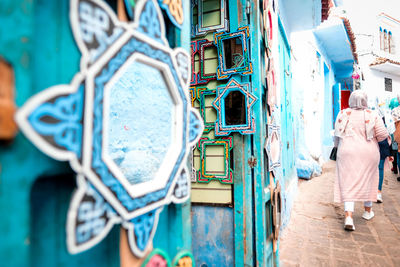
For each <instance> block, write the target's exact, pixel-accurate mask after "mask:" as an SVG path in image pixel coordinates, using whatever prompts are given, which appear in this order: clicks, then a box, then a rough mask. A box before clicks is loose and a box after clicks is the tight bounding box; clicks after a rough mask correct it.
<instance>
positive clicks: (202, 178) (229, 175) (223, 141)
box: [197, 137, 233, 184]
mask: <svg viewBox="0 0 400 267" xmlns="http://www.w3.org/2000/svg"><path fill="white" fill-rule="evenodd" d="M208 145H210V146H212V145H214V146H221V145H223V146H224V163H225V164H224V169H225V173H224V174H223V175H219V174H206V162H205V161H206V146H208ZM232 148H233V137H222V138H217V139H209V138H208V137H202V138H200V140H199V142H198V143H197V149H198V150H199V151H200V169H198V170H197V182H198V183H209V182H210V181H212V180H217V181H220V182H221V183H222V184H233V170H232V168H231V159H230V152H231V150H232Z"/></svg>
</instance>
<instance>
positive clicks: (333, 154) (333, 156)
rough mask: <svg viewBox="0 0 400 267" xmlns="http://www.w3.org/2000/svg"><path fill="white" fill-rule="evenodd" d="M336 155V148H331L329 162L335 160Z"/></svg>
mask: <svg viewBox="0 0 400 267" xmlns="http://www.w3.org/2000/svg"><path fill="white" fill-rule="evenodd" d="M336 154H337V147H335V146H334V147H333V148H332V151H331V155H330V156H329V159H331V160H336Z"/></svg>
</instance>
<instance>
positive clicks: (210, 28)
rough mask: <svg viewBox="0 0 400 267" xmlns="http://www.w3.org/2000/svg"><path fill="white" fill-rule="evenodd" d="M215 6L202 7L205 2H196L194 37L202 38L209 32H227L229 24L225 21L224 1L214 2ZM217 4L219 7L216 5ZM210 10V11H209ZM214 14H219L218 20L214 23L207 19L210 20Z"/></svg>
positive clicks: (200, 0) (216, 0) (203, 0)
mask: <svg viewBox="0 0 400 267" xmlns="http://www.w3.org/2000/svg"><path fill="white" fill-rule="evenodd" d="M214 1H215V3H216V4H213V5H210V4H208V5H207V7H206V6H204V5H203V2H206V0H197V10H198V14H197V20H198V22H197V25H196V27H195V31H196V32H195V35H196V36H204V35H206V34H207V33H209V32H214V31H229V23H228V20H227V15H228V14H227V12H226V10H227V9H226V3H225V0H214ZM218 4H219V5H218ZM210 8H211V9H210ZM214 12H219V13H220V14H219V18H220V20H219V21H218V22H214V21H212V20H210V19H209V18H212V14H213V13H214Z"/></svg>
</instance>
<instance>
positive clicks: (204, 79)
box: [197, 41, 218, 84]
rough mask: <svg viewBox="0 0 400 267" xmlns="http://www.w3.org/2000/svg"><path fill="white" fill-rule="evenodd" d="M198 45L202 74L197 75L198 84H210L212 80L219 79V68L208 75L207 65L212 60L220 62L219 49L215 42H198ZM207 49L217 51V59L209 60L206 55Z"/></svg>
mask: <svg viewBox="0 0 400 267" xmlns="http://www.w3.org/2000/svg"><path fill="white" fill-rule="evenodd" d="M197 45H198V46H199V53H200V73H199V74H197V75H198V78H197V84H205V83H208V82H209V81H211V80H216V79H217V74H216V72H217V67H215V69H214V68H212V70H213V72H211V73H206V69H207V68H206V65H207V61H210V60H214V59H215V60H216V61H217V62H218V56H217V47H216V46H215V45H214V43H213V42H211V41H206V42H198V43H197ZM206 49H215V54H216V55H215V58H207V57H206V55H205V50H206Z"/></svg>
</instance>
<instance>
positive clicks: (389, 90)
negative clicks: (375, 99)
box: [385, 78, 392, 92]
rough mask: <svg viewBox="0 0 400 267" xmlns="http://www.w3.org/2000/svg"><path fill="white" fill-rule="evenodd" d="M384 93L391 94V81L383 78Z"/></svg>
mask: <svg viewBox="0 0 400 267" xmlns="http://www.w3.org/2000/svg"><path fill="white" fill-rule="evenodd" d="M385 91H388V92H392V79H390V78H385Z"/></svg>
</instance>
